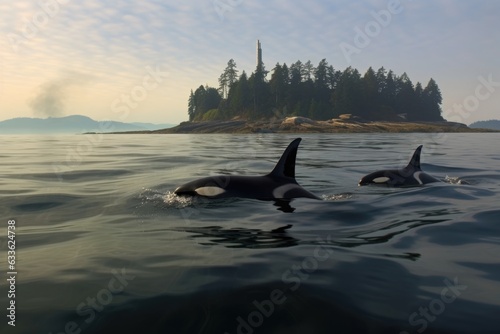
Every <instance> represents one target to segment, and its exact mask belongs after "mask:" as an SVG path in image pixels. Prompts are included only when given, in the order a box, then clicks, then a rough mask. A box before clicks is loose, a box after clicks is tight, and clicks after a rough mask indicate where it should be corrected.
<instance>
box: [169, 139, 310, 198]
mask: <svg viewBox="0 0 500 334" xmlns="http://www.w3.org/2000/svg"><path fill="white" fill-rule="evenodd" d="M301 140H302V139H301V138H297V139H295V140H294V141H292V142H291V143H290V145H288V147H287V148H286V150H285V152H283V155H282V156H281V158H280V160H279V161H278V163H277V164H276V166H275V167H274V169H273V171H272V172H271V173H269V174H267V175H264V176H239V175H218V176H209V177H205V178H202V179H198V180H194V181H191V182H189V183H186V184H184V185H182V186H180V187H178V188H177V189H175V191H174V193H175V194H177V195H184V196H202V197H209V198H227V197H240V198H254V199H260V200H289V199H293V198H299V197H305V198H314V199H320V198H319V197H317V196H316V195H314V194H312V193H310V192H309V191H307V190H305V189H304V188H302V187H301V186H300V185H299V184H298V183H297V181H296V180H295V159H296V157H297V149H298V147H299V143H300V141H301Z"/></svg>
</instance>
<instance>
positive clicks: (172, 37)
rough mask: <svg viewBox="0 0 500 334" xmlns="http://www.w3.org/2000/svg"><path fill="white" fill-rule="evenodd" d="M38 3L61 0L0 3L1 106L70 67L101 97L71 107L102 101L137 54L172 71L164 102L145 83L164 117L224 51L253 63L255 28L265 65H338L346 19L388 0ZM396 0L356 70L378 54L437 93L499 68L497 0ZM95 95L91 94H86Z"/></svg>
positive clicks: (131, 79) (213, 70)
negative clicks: (431, 83)
mask: <svg viewBox="0 0 500 334" xmlns="http://www.w3.org/2000/svg"><path fill="white" fill-rule="evenodd" d="M221 1H222V2H223V3H228V2H227V1H226V0H221ZM40 3H59V2H58V0H44V1H41V2H37V1H28V0H21V1H16V2H12V3H7V2H1V3H0V11H1V12H2V13H3V14H4V15H3V17H2V21H1V22H0V54H1V59H2V71H3V72H2V77H3V80H4V90H5V91H6V92H12V94H11V93H9V94H6V97H2V99H0V108H1V109H2V110H12V113H14V112H18V113H21V114H22V113H29V112H31V109H30V108H29V105H27V104H26V101H30V100H31V96H33V94H36V92H37V90H38V89H39V87H40V86H42V85H44V84H46V83H47V82H50V81H51V80H53V78H57V77H58V76H59V75H60V73H64V72H65V71H76V72H78V73H84V74H89V75H92V76H93V77H94V79H93V84H92V85H89V86H88V90H89V91H90V94H96V95H98V96H99V97H100V98H99V99H95V101H94V100H93V99H90V101H88V100H89V99H87V100H82V106H81V107H82V108H84V106H85V107H86V108H87V109H88V110H89V113H91V112H93V111H92V110H95V112H96V113H97V112H100V113H106V112H107V111H106V110H109V106H108V105H109V101H112V100H113V98H114V96H115V95H113V94H116V93H117V92H123V91H127V90H128V89H130V87H131V86H132V85H134V84H135V83H136V82H137V80H140V78H141V77H142V76H143V75H144V68H145V66H153V65H155V64H166V66H168V67H169V71H170V72H171V73H172V76H171V77H172V79H171V80H175V82H174V83H172V84H170V83H165V85H166V86H167V87H169V88H168V89H169V91H168V94H169V96H170V98H169V99H168V105H162V103H165V99H163V98H161V99H160V98H158V100H153V99H154V98H155V95H153V94H152V95H151V100H150V101H148V103H145V105H149V106H151V105H153V106H156V108H154V109H163V110H168V111H169V112H168V113H167V112H166V114H165V117H166V118H167V117H170V118H171V119H175V120H179V121H180V120H182V119H185V118H186V112H185V104H186V102H185V101H186V99H187V96H188V94H189V88H196V87H197V86H198V85H200V84H206V83H208V84H211V85H216V84H217V77H218V75H219V74H220V71H222V69H223V67H224V66H225V64H226V63H227V61H228V60H229V59H230V58H234V59H235V60H236V62H237V64H238V67H239V68H240V70H246V71H247V72H250V71H253V70H254V68H255V41H256V40H257V39H260V40H261V41H262V43H263V47H264V62H265V63H266V66H267V67H268V69H271V68H272V67H273V66H274V64H275V63H276V62H281V63H283V62H287V63H291V62H294V61H296V60H298V59H300V60H302V61H307V60H311V61H312V62H313V63H317V62H319V60H321V59H322V58H327V60H328V61H329V63H330V64H332V65H333V66H334V67H335V68H337V69H343V68H345V67H346V66H348V65H349V64H348V63H347V62H346V61H345V58H344V57H343V55H342V52H341V51H340V49H339V44H340V43H341V42H343V41H351V40H352V39H353V38H354V34H355V31H354V28H356V27H361V28H363V27H364V25H366V24H367V23H368V22H369V21H370V20H373V17H372V16H371V14H370V13H371V12H372V11H378V10H382V9H384V8H387V6H388V4H389V1H386V0H365V1H356V2H353V1H348V0H339V1H335V2H332V1H327V0H313V1H309V2H290V1H285V0H274V1H268V2H264V1H247V0H244V1H241V2H232V3H237V4H238V5H237V6H234V7H233V8H232V10H230V11H227V12H226V13H225V15H224V19H223V20H221V18H220V15H218V13H217V11H216V9H215V7H214V2H213V1H207V0H193V1H190V2H180V3H173V2H170V3H166V2H164V1H155V0H150V1H141V2H134V1H123V2H120V4H119V5H118V4H115V3H109V2H103V1H97V0H89V1H83V2H74V1H60V3H59V7H58V9H57V10H54V13H52V14H51V15H48V14H47V15H46V16H47V20H45V19H44V18H43V15H44V13H46V11H44V10H43V8H42V7H41V5H40ZM400 3H401V5H402V6H403V7H404V10H403V11H402V12H401V14H398V15H396V16H394V17H393V19H392V21H391V23H390V25H388V26H387V27H384V30H383V31H382V32H381V33H380V34H378V35H377V36H376V37H375V38H373V40H372V41H371V43H370V45H369V46H368V47H367V48H365V49H364V50H363V52H361V53H360V54H359V55H356V57H353V61H352V64H351V65H353V66H354V67H357V68H359V69H360V70H361V71H364V70H366V68H368V67H369V66H374V67H377V66H382V65H383V66H385V67H386V68H394V69H395V70H397V71H398V72H402V71H407V72H408V73H409V74H410V76H411V77H412V78H415V80H418V81H424V80H427V79H428V78H429V77H430V76H433V77H436V78H437V79H438V84H439V85H440V87H441V88H442V90H443V94H444V97H445V103H447V99H448V98H454V94H456V92H459V91H460V90H461V89H463V90H464V91H467V89H466V88H465V87H462V88H460V86H459V83H460V82H469V83H473V82H475V80H476V78H477V76H478V75H480V74H487V73H484V71H487V70H490V71H493V72H494V71H497V70H496V69H498V68H500V66H499V65H500V64H499V62H500V60H498V57H494V56H492V55H494V54H498V48H500V46H499V45H498V43H496V36H495V34H496V31H498V28H499V27H500V25H499V23H498V22H497V21H498V19H497V17H498V15H497V14H498V13H499V12H500V3H498V2H494V1H482V2H469V1H464V0H453V1H449V0H438V1H434V2H432V3H429V2H422V1H410V0H401V1H400ZM37 15H38V16H37ZM36 20H38V22H41V23H43V24H38V26H36V28H37V29H36V32H35V33H33V34H31V35H30V36H28V37H26V36H25V35H23V32H24V31H25V30H26V27H28V26H29V25H30V24H33V22H35V21H36ZM9 34H11V35H9ZM12 34H15V35H17V36H19V37H20V38H21V40H22V43H21V44H19V45H18V48H17V50H15V49H14V48H13V47H12V41H11V40H9V38H8V36H12ZM479 72H481V73H479ZM499 77H500V75H499ZM174 78H175V79H174ZM97 87H98V88H99V89H100V90H97ZM103 87H105V90H103V89H102V88H103ZM107 91H109V92H110V93H109V94H110V95H109V96H108V98H106V94H105V92H107ZM14 92H15V93H14ZM111 92H113V94H111ZM165 94H167V92H165ZM173 96H175V97H177V99H175V98H173ZM106 100H108V101H107V102H106ZM97 101H100V102H99V103H101V105H96V104H95V103H97ZM155 101H156V102H155ZM155 103H156V104H155ZM26 107H28V108H26ZM97 110H98V111H97ZM479 112H482V111H478V113H479ZM485 112H486V111H485ZM148 115H150V114H149V111H148V110H141V111H140V116H139V113H138V114H137V116H134V115H133V116H132V117H137V119H139V117H142V118H143V119H146V120H150V121H154V120H153V119H151V118H149V119H147V117H149V116H148ZM151 115H152V114H151ZM91 116H93V115H91ZM112 116H113V115H112V114H109V115H108V116H107V117H109V118H111V117H112ZM154 117H156V116H154ZM165 120H166V119H165ZM165 120H158V121H165Z"/></svg>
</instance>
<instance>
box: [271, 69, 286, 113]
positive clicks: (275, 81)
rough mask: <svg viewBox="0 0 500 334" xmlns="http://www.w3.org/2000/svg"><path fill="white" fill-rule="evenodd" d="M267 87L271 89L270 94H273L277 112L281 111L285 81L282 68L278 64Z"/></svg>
mask: <svg viewBox="0 0 500 334" xmlns="http://www.w3.org/2000/svg"><path fill="white" fill-rule="evenodd" d="M269 85H270V87H271V93H272V94H273V100H274V101H273V102H274V106H275V108H277V109H278V110H281V109H282V108H283V107H284V106H285V94H286V86H287V80H286V78H285V73H284V70H283V67H282V66H281V65H280V64H279V63H277V64H276V66H275V67H274V69H273V74H272V76H271V80H270V81H269Z"/></svg>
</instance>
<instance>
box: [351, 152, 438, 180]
mask: <svg viewBox="0 0 500 334" xmlns="http://www.w3.org/2000/svg"><path fill="white" fill-rule="evenodd" d="M421 152H422V145H420V146H419V147H418V148H417V149H416V150H415V153H413V157H412V158H411V160H410V162H409V163H408V165H407V166H406V167H405V168H401V169H388V170H379V171H376V172H373V173H371V174H368V175H366V176H364V177H363V178H361V180H360V181H359V184H358V185H359V186H365V185H370V184H374V185H385V186H388V187H412V186H420V185H423V184H427V183H432V182H440V181H439V180H438V179H436V178H434V177H432V176H430V175H429V174H426V173H425V172H423V171H422V168H421V167H420V153H421Z"/></svg>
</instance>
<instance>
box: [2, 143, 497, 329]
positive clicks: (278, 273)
mask: <svg viewBox="0 0 500 334" xmlns="http://www.w3.org/2000/svg"><path fill="white" fill-rule="evenodd" d="M294 138H295V136H293V135H290V136H286V135H285V136H283V135H279V136H277V135H256V136H226V135H211V136H202V135H200V136H178V135H173V136H125V135H124V136H105V137H104V138H103V141H102V143H101V145H96V146H93V147H92V149H91V150H89V151H88V152H87V153H86V155H85V156H82V157H81V158H82V159H81V161H79V163H78V164H74V165H73V166H71V168H69V167H68V165H67V164H64V162H65V158H66V154H67V150H68V148H71V147H76V146H77V145H78V143H79V142H80V140H81V137H80V138H75V137H70V136H68V137H61V139H54V138H49V139H47V138H44V137H40V138H31V137H25V138H10V137H9V138H3V139H4V144H5V145H3V146H2V148H0V150H2V152H0V155H1V156H2V157H3V161H2V164H3V168H2V170H1V173H0V184H2V188H1V189H0V195H1V196H2V213H3V215H4V217H5V218H8V217H12V218H15V219H16V221H17V223H18V227H19V230H18V235H16V237H17V241H18V245H19V246H18V247H19V248H18V253H16V254H18V260H19V263H18V266H19V268H18V271H19V276H18V277H19V280H18V282H17V289H18V293H17V294H16V303H17V305H18V315H19V318H18V321H19V322H18V326H16V328H15V333H35V332H41V333H51V332H52V333H61V332H66V331H67V329H71V330H73V329H74V332H77V331H78V330H81V333H169V332H173V333H231V334H232V333H400V332H401V331H406V332H408V333H419V332H425V333H498V332H499V330H500V326H499V325H498V321H497V316H496V315H497V313H498V309H500V302H499V299H498V292H499V291H500V283H499V282H500V267H499V265H498V254H499V252H500V238H499V236H500V225H499V224H498V216H499V215H500V211H499V210H498V203H499V199H500V170H499V167H498V158H497V156H498V152H497V149H496V145H486V144H487V143H489V141H491V140H492V139H491V137H488V136H486V137H485V136H484V135H468V136H465V137H464V136H463V135H452V134H450V135H449V136H448V137H447V138H448V139H449V141H447V142H443V143H439V145H437V146H436V145H434V144H435V143H434V144H433V143H431V142H430V140H431V139H429V136H428V135H424V134H422V135H418V134H411V135H408V134H407V135H389V134H386V135H376V134H369V135H368V134H367V135H362V134H357V135H336V134H332V135H305V136H303V141H302V143H301V146H300V148H299V152H298V155H297V171H296V174H297V181H298V182H299V183H300V184H301V186H303V187H304V188H306V189H308V190H310V191H311V192H313V193H316V194H318V195H319V196H321V198H323V201H317V200H310V199H297V200H294V201H293V202H291V201H290V202H273V201H258V200H249V199H234V198H233V199H221V200H213V201H212V200H207V199H199V198H198V199H196V198H194V199H193V198H179V197H177V196H175V195H174V194H173V190H174V189H175V188H176V186H178V185H179V184H183V183H185V182H186V181H187V180H190V179H194V178H196V177H199V176H205V175H212V174H241V175H260V174H263V173H266V172H268V171H269V170H270V169H271V168H272V167H273V166H274V164H275V162H276V159H277V158H279V156H280V155H281V153H282V150H283V148H284V147H286V145H287V144H288V143H289V142H290V141H291V140H292V139H294ZM415 144H424V146H425V147H428V146H431V145H434V146H435V148H434V150H428V151H426V152H427V153H426V155H425V157H423V158H424V161H423V162H424V168H425V170H426V172H427V173H429V174H431V175H433V176H435V177H438V178H439V179H442V180H445V182H443V183H439V184H433V185H430V186H425V187H419V188H411V189H386V188H377V187H367V188H359V187H357V181H358V180H359V178H360V176H362V175H366V174H367V173H369V172H371V171H374V170H379V169H382V168H387V167H391V166H394V164H395V163H396V164H397V162H398V161H399V159H401V160H403V159H402V158H403V155H404V160H406V154H407V152H408V151H409V150H411V149H413V147H415V146H417V145H415ZM54 163H55V164H56V165H57V164H58V163H63V166H64V170H63V171H62V172H61V173H59V174H57V173H54V170H53V164H54ZM464 181H466V182H467V183H465V182H464ZM6 243H7V237H6V235H5V234H2V235H0V245H1V246H2V249H5V245H6ZM122 271H123V272H124V273H126V274H124V275H125V277H129V276H130V277H132V276H133V277H134V278H133V279H131V280H129V281H126V282H127V284H126V285H124V286H123V290H121V291H119V292H118V291H117V290H113V288H116V287H117V285H116V284H117V283H116V282H115V285H111V287H110V285H109V284H110V281H111V280H112V279H113V278H116V277H117V276H116V273H117V272H122ZM127 275H129V276H127ZM0 288H1V289H0V290H2V291H5V290H4V288H6V283H5V281H3V282H0ZM112 290H113V291H115V292H111V291H112ZM108 291H109V293H108ZM443 296H444V297H443ZM443 298H444V299H443ZM94 303H95V304H94ZM82 305H84V306H85V308H83V306H82ZM422 309H426V310H428V312H429V313H428V314H427V315H422V314H421V313H420V312H421V311H420V310H422ZM91 315H93V316H91ZM430 319H432V321H431V320H430ZM73 324H74V326H73ZM6 326H7V325H6V324H5V322H2V323H0V327H1V328H0V331H1V333H4V332H5V333H7V331H12V328H6ZM4 328H5V329H4Z"/></svg>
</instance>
